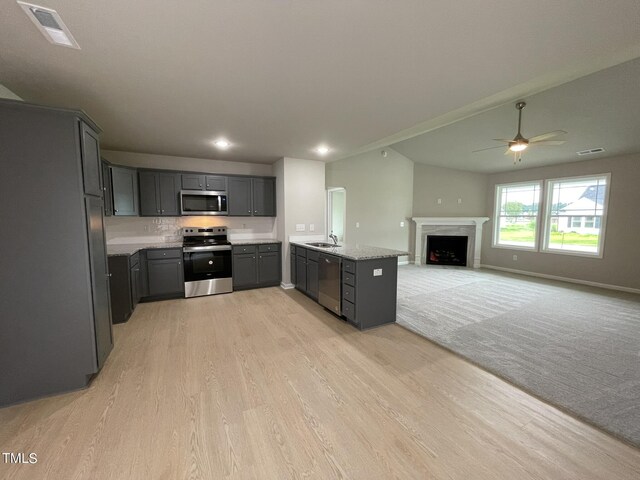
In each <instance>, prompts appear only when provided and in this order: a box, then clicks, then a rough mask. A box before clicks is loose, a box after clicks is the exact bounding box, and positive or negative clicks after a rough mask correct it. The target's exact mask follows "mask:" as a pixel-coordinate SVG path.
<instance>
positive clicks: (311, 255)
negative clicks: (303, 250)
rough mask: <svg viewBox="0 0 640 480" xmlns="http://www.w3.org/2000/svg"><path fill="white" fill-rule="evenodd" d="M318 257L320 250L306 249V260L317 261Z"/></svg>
mask: <svg viewBox="0 0 640 480" xmlns="http://www.w3.org/2000/svg"><path fill="white" fill-rule="evenodd" d="M319 258H320V252H318V251H317V250H307V260H311V261H312V262H317V261H318V259H319Z"/></svg>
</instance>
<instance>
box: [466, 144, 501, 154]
mask: <svg viewBox="0 0 640 480" xmlns="http://www.w3.org/2000/svg"><path fill="white" fill-rule="evenodd" d="M495 148H504V145H498V146H497V147H488V148H481V149H480V150H473V151H472V152H471V153H478V152H484V151H485V150H493V149H495Z"/></svg>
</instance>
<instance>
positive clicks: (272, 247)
mask: <svg viewBox="0 0 640 480" xmlns="http://www.w3.org/2000/svg"><path fill="white" fill-rule="evenodd" d="M258 251H259V252H260V253H265V252H279V251H280V244H279V243H269V244H267V245H258Z"/></svg>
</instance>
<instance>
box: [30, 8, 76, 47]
mask: <svg viewBox="0 0 640 480" xmlns="http://www.w3.org/2000/svg"><path fill="white" fill-rule="evenodd" d="M18 5H20V8H22V10H24V11H25V13H26V14H27V16H28V17H29V18H30V19H31V21H32V22H33V23H34V24H35V26H36V27H38V30H40V31H41V32H42V34H43V35H44V36H45V38H46V39H47V40H49V42H51V43H53V44H54V45H62V46H63V47H69V48H77V49H80V45H78V42H76V39H75V38H73V35H71V32H70V31H69V29H68V28H67V26H66V25H65V24H64V22H63V21H62V19H61V18H60V15H58V12H56V11H55V10H51V9H50V8H45V7H40V6H38V5H33V4H31V3H25V2H20V1H19V2H18Z"/></svg>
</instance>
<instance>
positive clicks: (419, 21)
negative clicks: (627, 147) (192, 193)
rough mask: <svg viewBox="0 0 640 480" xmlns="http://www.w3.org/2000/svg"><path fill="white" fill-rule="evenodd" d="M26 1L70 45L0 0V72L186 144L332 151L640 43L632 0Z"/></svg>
mask: <svg viewBox="0 0 640 480" xmlns="http://www.w3.org/2000/svg"><path fill="white" fill-rule="evenodd" d="M36 3H39V4H41V5H43V6H45V7H49V8H55V9H56V10H57V11H58V12H59V13H60V15H61V16H62V19H63V20H64V22H65V23H66V25H67V26H68V27H69V29H70V30H71V32H72V33H73V35H74V37H75V38H76V40H77V41H78V43H79V44H80V46H81V47H82V49H81V50H72V49H67V48H63V47H55V46H52V45H50V44H49V43H47V41H46V40H45V39H44V38H43V37H42V35H41V34H40V33H39V32H38V31H37V30H36V28H35V26H34V25H33V24H32V23H31V21H30V20H29V19H28V18H27V17H26V15H25V14H24V13H23V11H22V10H21V9H20V8H19V7H18V5H17V4H16V3H15V1H14V0H0V9H1V15H0V45H2V48H1V49H0V83H2V84H5V85H6V86H7V87H9V88H10V89H11V90H13V91H14V92H15V93H17V94H18V95H20V96H22V97H23V98H24V99H26V100H28V101H32V102H37V103H44V104H50V105H58V106H64V107H70V108H73V107H79V108H82V109H84V110H85V111H87V112H88V113H89V115H90V116H91V117H93V118H94V119H95V120H96V121H97V122H98V123H99V124H100V125H101V126H102V128H103V129H104V134H103V137H102V138H103V142H102V143H103V146H104V148H108V149H114V150H128V151H135V152H150V153H159V154H168V155H180V156H192V157H201V158H220V159H229V160H244V161H255V162H267V163H268V162H272V161H274V160H275V159H277V158H279V157H282V156H291V157H298V158H315V156H314V153H313V152H312V151H311V149H312V148H313V147H315V146H316V145H317V144H319V143H320V142H326V143H328V144H329V145H331V146H332V147H333V148H334V151H333V152H332V154H331V155H329V156H328V157H327V158H328V159H335V158H340V157H344V156H347V155H349V154H351V153H354V152H357V151H359V150H362V149H363V148H368V147H371V146H375V145H376V144H377V143H380V141H381V139H391V138H393V139H395V140H394V141H397V140H399V139H400V138H406V137H407V136H408V135H407V132H411V134H415V133H422V132H424V131H425V130H426V129H427V128H432V127H433V126H434V122H436V123H437V122H438V121H440V120H439V119H444V118H447V119H448V120H449V121H450V120H451V112H460V114H461V115H462V114H467V115H468V114H469V112H472V111H473V109H472V108H471V109H470V108H467V107H468V106H470V105H475V106H476V107H475V108H478V106H479V105H483V107H485V108H486V107H487V106H491V103H492V102H493V104H494V105H495V104H497V103H501V102H504V101H505V100H506V99H507V98H506V97H508V96H509V95H514V94H515V93H514V92H518V95H520V94H521V93H522V92H524V93H527V92H529V93H530V92H532V91H540V90H541V89H542V88H545V87H548V86H550V85H554V84H558V83H559V82H561V81H566V80H567V79H571V78H576V76H578V75H581V74H586V73H590V72H593V71H596V70H598V69H601V68H604V67H606V66H610V65H614V64H616V63H619V62H621V61H624V60H628V59H631V58H635V57H637V56H640V28H638V21H639V19H640V2H638V1H637V0H609V1H606V2H604V1H603V2H596V1H590V2H584V1H583V0H563V1H557V0H546V1H538V2H532V1H530V0H494V1H492V2H490V4H488V3H487V2H478V1H476V0H458V1H456V2H447V1H418V0H413V1H409V0H405V1H401V0H394V1H388V0H351V1H344V0H323V1H317V0H296V1H294V0H288V1H287V0H279V1H265V0H253V1H251V0H244V1H238V0H226V1H222V0H218V1H213V0H191V1H181V2H168V1H164V2H159V1H153V0H136V1H131V0H92V1H90V2H78V1H73V0H37V2H36ZM487 5H490V7H488V6H487ZM509 92H511V93H509ZM505 96H506V97H505ZM483 99H490V100H485V102H484V104H483V103H482V100H483ZM478 102H480V103H478ZM465 108H466V110H465ZM533 110H534V107H533V106H532V107H531V116H532V117H533V116H534V113H533ZM465 112H466V113H465ZM527 113H529V112H527ZM447 114H449V117H447ZM421 129H422V130H421ZM507 133H508V132H507ZM221 135H224V136H226V137H227V138H229V140H231V141H232V142H234V143H235V144H236V146H235V147H234V148H233V149H231V150H230V151H229V152H227V153H219V152H218V151H216V150H215V149H214V148H213V147H212V146H211V144H210V142H211V140H213V139H215V138H216V137H218V136H221ZM483 136H484V135H483ZM494 136H496V134H495V133H493V131H491V133H488V138H493V137H494ZM387 143H389V141H387Z"/></svg>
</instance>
